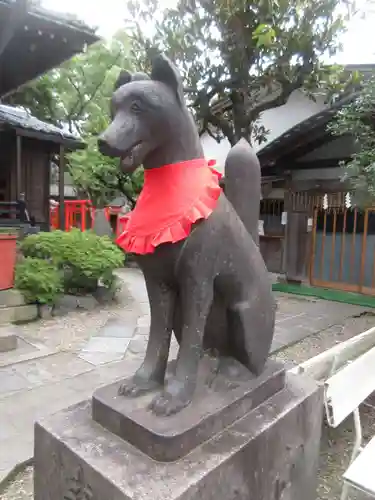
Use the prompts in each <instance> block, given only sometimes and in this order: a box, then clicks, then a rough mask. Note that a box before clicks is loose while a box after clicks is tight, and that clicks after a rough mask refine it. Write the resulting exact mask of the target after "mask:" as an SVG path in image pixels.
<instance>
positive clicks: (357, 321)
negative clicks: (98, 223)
mask: <svg viewBox="0 0 375 500" xmlns="http://www.w3.org/2000/svg"><path fill="white" fill-rule="evenodd" d="M101 314H103V312H102V313H101ZM106 314H108V315H112V314H116V315H117V314H121V311H120V309H117V308H116V307H115V308H111V309H110V310H106ZM78 316H79V321H81V322H82V325H85V330H86V332H87V324H88V323H87V322H88V321H91V320H90V318H89V316H90V315H88V317H85V316H86V315H85V314H83V315H82V313H79V314H78V315H77V317H78ZM105 319H106V318H104V319H103V318H102V316H101V317H100V321H103V322H104V321H105ZM72 321H73V322H74V327H73V325H72V324H71V322H72ZM79 321H78V320H77V318H76V315H75V314H74V315H69V317H67V318H64V322H65V324H66V331H67V337H68V338H69V340H67V346H66V347H67V348H69V345H71V346H74V347H71V348H76V346H77V345H79V343H80V341H81V338H80V334H79V332H78V334H77V332H76V331H75V332H74V334H73V332H72V330H76V328H77V322H79ZM93 321H94V320H93ZM97 321H98V319H96V320H95V321H94V322H95V324H93V328H94V327H97ZM374 324H375V318H374V315H373V314H368V313H366V314H363V315H361V316H360V317H358V318H350V319H348V320H347V321H346V323H345V324H344V325H343V326H334V327H331V328H329V329H327V330H324V331H322V332H320V333H319V334H316V335H312V336H311V337H308V338H306V339H304V340H303V341H301V342H299V343H298V344H295V345H293V346H290V347H288V348H287V349H284V350H283V351H280V352H278V353H277V354H276V355H275V356H274V357H276V358H279V359H283V360H286V361H291V362H294V363H300V362H302V361H305V360H306V359H309V358H310V357H312V356H315V355H316V354H318V353H320V352H322V351H324V350H326V349H329V348H330V347H332V346H334V345H335V344H337V343H339V342H342V341H343V340H346V339H348V338H350V337H352V336H353V335H356V334H358V333H361V332H363V331H364V330H366V329H368V328H370V327H371V326H374ZM82 331H83V326H82ZM69 335H71V336H70V337H69ZM72 335H74V337H72ZM43 341H44V339H43ZM361 413H362V421H363V431H364V438H365V440H368V439H370V438H371V437H372V436H373V435H374V434H375V410H372V409H369V408H368V407H363V409H362V411H361ZM353 438H354V431H353V425H352V419H350V418H349V419H348V421H347V422H346V423H345V424H343V425H341V426H340V427H339V428H338V429H330V428H327V426H325V425H324V426H323V434H322V441H321V443H322V444H321V454H320V468H319V487H318V496H317V500H339V498H340V493H341V487H342V481H341V475H342V473H343V472H344V470H345V468H346V466H347V464H348V461H349V457H350V454H351V450H352V446H353ZM32 476H33V469H32V467H28V468H27V469H26V470H25V471H24V472H22V473H20V474H19V475H18V476H17V477H16V478H15V479H14V481H13V482H12V483H11V484H10V485H9V487H8V488H7V490H6V491H5V492H4V493H3V495H2V496H1V499H2V500H30V499H32V498H33V485H32ZM367 498H368V497H366V496H363V495H359V494H355V493H354V492H353V493H351V496H350V499H351V500H365V499H367Z"/></svg>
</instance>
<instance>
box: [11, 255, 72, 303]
mask: <svg viewBox="0 0 375 500" xmlns="http://www.w3.org/2000/svg"><path fill="white" fill-rule="evenodd" d="M15 286H16V288H18V290H20V291H21V292H22V293H23V295H24V296H25V299H26V300H27V301H28V302H31V303H34V302H36V303H38V304H50V305H52V304H54V303H55V302H56V299H57V298H58V296H59V294H60V293H61V292H62V291H63V277H62V273H61V271H60V270H59V269H57V267H56V266H55V265H53V264H52V263H51V262H48V261H47V260H43V259H38V258H34V257H26V258H25V259H23V260H21V261H20V262H19V263H18V264H17V266H16V273H15Z"/></svg>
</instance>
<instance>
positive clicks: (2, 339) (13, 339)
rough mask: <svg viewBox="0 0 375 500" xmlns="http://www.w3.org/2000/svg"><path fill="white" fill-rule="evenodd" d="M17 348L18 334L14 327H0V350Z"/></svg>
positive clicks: (5, 350) (6, 350)
mask: <svg viewBox="0 0 375 500" xmlns="http://www.w3.org/2000/svg"><path fill="white" fill-rule="evenodd" d="M16 348H17V335H15V333H14V332H13V331H12V327H9V328H7V327H0V352H8V351H13V350H14V349H16Z"/></svg>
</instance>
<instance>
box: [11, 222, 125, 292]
mask: <svg viewBox="0 0 375 500" xmlns="http://www.w3.org/2000/svg"><path fill="white" fill-rule="evenodd" d="M21 251H22V253H23V254H24V255H25V256H26V257H31V258H37V259H45V260H46V262H49V263H50V264H51V265H53V266H54V268H55V269H56V270H59V271H61V272H62V273H63V277H64V289H65V291H67V292H70V293H87V292H92V291H94V290H95V289H96V288H97V286H98V282H99V280H100V281H101V282H102V284H103V285H104V286H105V287H107V288H111V287H112V285H113V282H114V275H113V271H114V270H115V269H116V268H118V267H120V266H122V265H123V263H124V254H123V253H122V251H121V250H120V249H119V248H118V247H116V245H115V244H114V243H113V242H112V241H111V240H110V238H108V237H105V236H103V237H99V236H97V235H96V234H95V233H93V232H92V231H84V232H83V231H79V230H78V229H73V230H72V231H69V232H64V231H52V232H44V233H43V232H41V233H38V234H34V235H30V236H28V237H27V238H25V239H24V240H23V241H22V244H21Z"/></svg>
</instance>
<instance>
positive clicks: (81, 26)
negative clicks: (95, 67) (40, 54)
mask: <svg viewBox="0 0 375 500" xmlns="http://www.w3.org/2000/svg"><path fill="white" fill-rule="evenodd" d="M16 1H17V0H0V4H4V5H12V4H14V3H16ZM28 12H29V14H31V15H34V16H36V17H43V18H44V19H46V20H48V21H51V22H53V23H57V24H63V25H64V26H67V27H71V28H73V29H78V30H80V31H86V32H88V33H92V34H94V32H95V29H93V28H91V27H90V26H88V25H87V24H85V23H84V22H83V21H80V20H79V19H77V18H76V17H75V16H74V15H72V14H68V13H67V14H64V13H60V12H53V11H51V10H48V9H44V8H43V7H40V6H39V5H37V4H35V5H33V2H30V6H29V7H28Z"/></svg>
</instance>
